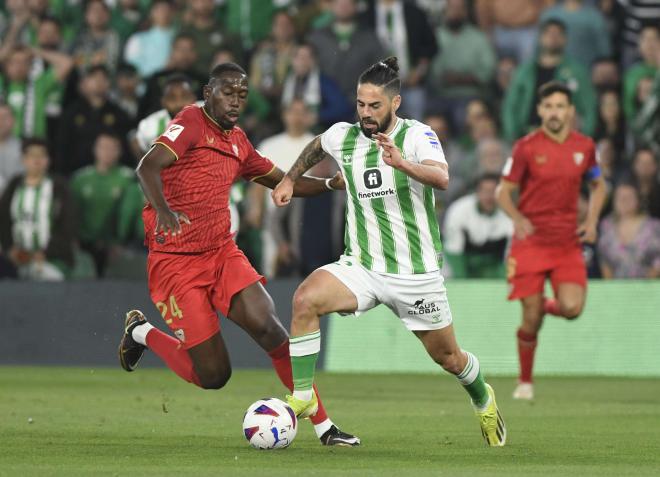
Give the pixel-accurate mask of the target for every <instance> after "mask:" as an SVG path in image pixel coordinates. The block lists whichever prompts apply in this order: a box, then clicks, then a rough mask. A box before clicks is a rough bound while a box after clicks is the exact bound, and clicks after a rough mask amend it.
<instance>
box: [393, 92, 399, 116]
mask: <svg viewBox="0 0 660 477" xmlns="http://www.w3.org/2000/svg"><path fill="white" fill-rule="evenodd" d="M399 106H401V95H400V94H397V95H396V96H395V97H394V98H392V112H395V113H396V112H397V110H398V109H399Z"/></svg>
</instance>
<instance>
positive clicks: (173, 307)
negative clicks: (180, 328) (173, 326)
mask: <svg viewBox="0 0 660 477" xmlns="http://www.w3.org/2000/svg"><path fill="white" fill-rule="evenodd" d="M156 308H158V311H160V316H162V317H163V320H165V323H167V324H168V325H169V324H170V323H172V318H167V312H168V308H167V304H166V303H164V302H162V301H159V302H158V303H156ZM169 312H170V315H172V316H174V317H177V318H178V319H180V320H183V312H182V311H181V308H179V305H177V304H176V298H174V295H170V308H169Z"/></svg>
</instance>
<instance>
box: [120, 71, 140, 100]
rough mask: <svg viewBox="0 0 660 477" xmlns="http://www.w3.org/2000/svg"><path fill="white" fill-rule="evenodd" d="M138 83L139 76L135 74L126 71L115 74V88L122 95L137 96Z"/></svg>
mask: <svg viewBox="0 0 660 477" xmlns="http://www.w3.org/2000/svg"><path fill="white" fill-rule="evenodd" d="M139 84H140V78H139V77H138V75H137V74H133V73H128V72H125V73H121V74H117V90H118V91H119V93H120V94H121V95H122V96H137V88H138V86H139Z"/></svg>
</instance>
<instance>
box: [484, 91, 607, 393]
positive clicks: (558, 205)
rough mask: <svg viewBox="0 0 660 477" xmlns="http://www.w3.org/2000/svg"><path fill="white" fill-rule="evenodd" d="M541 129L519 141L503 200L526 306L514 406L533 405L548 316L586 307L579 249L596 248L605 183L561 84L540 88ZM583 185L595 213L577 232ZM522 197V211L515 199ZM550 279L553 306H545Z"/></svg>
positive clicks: (510, 273)
mask: <svg viewBox="0 0 660 477" xmlns="http://www.w3.org/2000/svg"><path fill="white" fill-rule="evenodd" d="M538 97H539V103H538V105H537V111H538V114H539V116H540V117H541V127H540V128H539V129H537V130H536V131H534V132H532V133H530V134H528V135H527V136H525V137H523V138H522V139H520V140H518V141H517V142H516V143H515V144H514V146H513V153H512V157H511V158H509V160H508V161H507V164H506V165H505V167H504V171H503V174H502V179H501V181H500V184H499V187H498V192H497V199H498V202H499V204H500V206H501V207H502V209H504V211H505V212H506V213H507V214H509V216H510V217H511V219H512V220H513V224H514V237H513V239H512V242H511V250H510V252H509V256H508V259H507V260H508V262H507V278H508V281H509V286H510V294H509V300H520V301H521V304H522V325H521V326H520V328H519V329H518V333H517V336H518V356H519V358H520V377H519V381H518V386H517V388H516V390H515V392H514V396H513V397H514V398H516V399H532V398H533V396H534V390H533V387H532V367H533V365H534V351H535V349H536V343H537V335H538V332H539V330H540V329H541V325H542V324H543V317H544V315H545V314H546V313H548V314H551V315H556V316H560V317H563V318H566V319H568V320H574V319H575V318H577V317H578V316H579V315H580V313H581V312H582V308H583V307H584V302H585V296H586V285H587V271H586V267H585V263H584V259H583V257H582V248H581V243H583V242H584V243H593V242H595V240H596V235H597V225H598V217H599V215H600V211H601V209H602V206H603V202H604V200H605V194H606V192H605V182H604V181H603V178H602V177H601V172H600V168H599V165H598V161H597V159H596V148H595V145H594V142H593V141H592V140H591V138H589V137H587V136H584V135H582V134H580V133H578V132H576V131H573V130H572V129H571V122H572V120H573V118H574V115H575V108H574V106H573V101H572V96H571V91H570V89H568V88H567V87H566V86H565V85H563V84H561V83H558V82H550V83H546V84H544V85H543V86H541V88H539V94H538ZM583 179H586V181H587V182H588V185H589V190H590V192H589V210H588V213H587V217H586V219H585V221H584V222H583V223H582V224H580V225H579V226H578V223H577V204H578V198H579V194H580V188H581V186H582V182H583ZM516 191H517V192H518V193H519V199H518V204H517V206H516V204H515V203H514V200H513V194H514V192H516ZM546 278H549V279H550V282H551V283H552V288H553V290H554V296H555V298H552V299H548V298H544V296H543V290H544V286H545V280H546Z"/></svg>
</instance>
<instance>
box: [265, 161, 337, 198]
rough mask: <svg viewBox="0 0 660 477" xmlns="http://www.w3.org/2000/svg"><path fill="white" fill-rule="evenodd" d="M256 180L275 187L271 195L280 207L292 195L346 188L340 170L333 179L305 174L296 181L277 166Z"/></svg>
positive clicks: (308, 194) (266, 185)
mask: <svg viewBox="0 0 660 477" xmlns="http://www.w3.org/2000/svg"><path fill="white" fill-rule="evenodd" d="M255 182H257V183H258V184H261V185H263V186H265V187H268V188H270V189H273V192H272V194H271V195H272V197H273V202H274V203H275V205H277V206H278V207H282V206H284V205H287V204H288V203H289V202H290V201H291V197H310V196H313V195H319V194H323V193H324V192H328V191H330V190H340V189H344V188H345V184H344V178H343V176H342V175H341V174H340V173H339V172H337V174H335V176H334V177H332V178H331V179H321V178H318V177H307V176H304V177H300V178H299V179H298V180H296V181H295V182H289V181H288V180H286V176H285V174H284V172H283V171H282V169H280V168H277V167H276V168H275V169H273V170H272V171H271V172H270V173H269V174H267V175H265V176H262V177H259V178H257V179H255Z"/></svg>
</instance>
